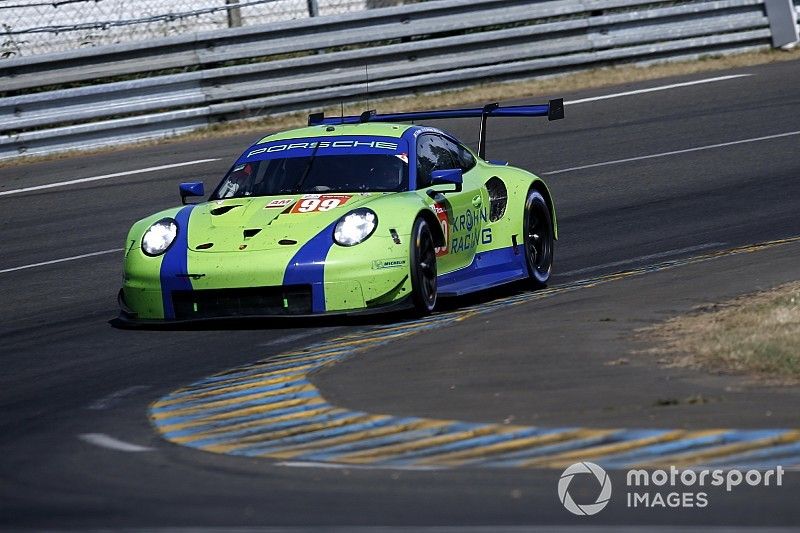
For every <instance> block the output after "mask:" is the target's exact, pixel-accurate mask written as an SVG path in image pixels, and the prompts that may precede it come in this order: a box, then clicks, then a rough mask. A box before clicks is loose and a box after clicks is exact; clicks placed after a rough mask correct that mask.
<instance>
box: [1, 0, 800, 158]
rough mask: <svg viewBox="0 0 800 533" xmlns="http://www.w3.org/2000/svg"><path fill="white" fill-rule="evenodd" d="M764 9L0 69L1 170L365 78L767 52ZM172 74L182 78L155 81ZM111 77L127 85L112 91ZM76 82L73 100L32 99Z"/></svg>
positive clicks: (281, 104) (392, 11)
mask: <svg viewBox="0 0 800 533" xmlns="http://www.w3.org/2000/svg"><path fill="white" fill-rule="evenodd" d="M770 1H775V0H767V2H770ZM778 1H780V0H778ZM787 1H788V0H787ZM788 6H790V7H791V3H789V4H788ZM770 9H772V11H773V13H771V14H770V16H769V17H768V13H767V10H766V8H765V0H717V1H700V2H698V1H690V2H683V3H681V2H675V1H670V2H654V0H555V1H544V2H541V1H538V2H534V1H531V0H438V1H435V2H426V3H420V4H414V5H408V6H403V7H397V8H385V9H376V10H370V11H364V12H359V13H355V14H351V15H343V16H332V17H320V18H317V19H309V20H302V21H293V22H287V23H276V24H270V25H265V26H261V27H251V28H238V29H232V30H222V31H216V32H209V33H205V34H197V35H192V36H179V37H172V38H167V39H161V40H158V41H150V42H148V43H144V44H143V43H135V44H128V45H114V46H107V47H102V48H98V49H91V50H81V51H78V52H75V53H71V54H61V53H59V54H48V55H45V56H38V57H37V56H34V57H31V58H22V59H11V60H5V61H0V92H5V93H6V94H12V95H11V96H6V97H3V98H0V158H9V157H15V156H18V155H21V154H35V153H47V152H53V151H60V150H67V149H74V148H88V147H96V146H102V145H107V144H120V143H128V142H133V141H137V140H144V139H152V138H159V137H164V136H167V135H173V134H177V133H182V132H186V131H191V130H193V129H197V128H200V127H203V126H207V125H209V124H213V123H217V122H221V121H227V120H235V119H247V118H254V117H259V116H263V115H267V114H272V113H281V112H290V111H297V110H306V109H310V108H315V107H320V106H324V105H329V104H332V103H338V102H339V101H340V100H350V99H352V98H353V97H359V98H360V97H361V95H363V93H364V81H365V65H366V64H369V80H370V93H371V94H373V95H374V96H379V97H380V96H387V95H392V94H403V93H408V92H409V91H416V90H435V89H441V88H448V87H455V86H464V85H469V84H475V83H480V82H485V81H489V80H503V79H515V78H525V77H531V76H534V75H536V74H538V73H553V72H559V71H564V70H566V69H577V68H588V67H591V66H596V65H599V64H608V63H614V62H619V61H636V60H639V61H643V60H652V59H670V58H680V57H684V56H692V55H697V54H705V53H725V52H730V51H738V50H743V49H753V48H759V47H767V46H769V45H770V44H775V45H778V44H777V43H773V42H772V41H773V39H774V37H775V36H774V32H773V31H772V30H771V24H770V22H771V20H770V19H775V18H776V15H775V13H777V11H778V10H777V9H775V8H770ZM782 16H783V15H782ZM783 18H785V16H783ZM780 20H781V22H785V21H784V20H783V19H780ZM256 58H258V59H259V60H258V61H254V59H256ZM230 63H233V64H230ZM178 68H179V69H184V70H188V71H185V72H179V73H165V70H167V71H168V69H178ZM121 76H127V77H131V78H134V79H129V80H126V81H113V79H114V78H117V79H118V78H119V77H121ZM143 76H144V77H143ZM76 82H77V83H81V84H84V86H82V87H77V88H69V89H56V90H40V89H39V88H41V87H44V86H53V85H64V84H70V83H76ZM29 91H36V92H29ZM26 92H29V93H28V94H25V93H26ZM14 94H16V95H14Z"/></svg>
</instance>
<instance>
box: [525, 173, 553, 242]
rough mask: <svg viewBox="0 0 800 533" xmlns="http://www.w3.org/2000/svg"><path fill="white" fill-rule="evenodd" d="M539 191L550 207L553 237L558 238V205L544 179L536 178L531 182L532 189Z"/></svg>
mask: <svg viewBox="0 0 800 533" xmlns="http://www.w3.org/2000/svg"><path fill="white" fill-rule="evenodd" d="M529 190H534V191H537V192H538V193H539V194H541V195H542V196H543V197H544V201H545V203H546V204H547V207H548V209H550V217H551V218H552V219H553V238H554V239H556V240H558V221H557V220H556V206H555V203H554V202H553V196H552V195H551V194H550V189H548V188H547V185H545V184H544V181H542V180H541V179H538V178H537V179H535V180H533V182H532V183H531V186H530V189H529Z"/></svg>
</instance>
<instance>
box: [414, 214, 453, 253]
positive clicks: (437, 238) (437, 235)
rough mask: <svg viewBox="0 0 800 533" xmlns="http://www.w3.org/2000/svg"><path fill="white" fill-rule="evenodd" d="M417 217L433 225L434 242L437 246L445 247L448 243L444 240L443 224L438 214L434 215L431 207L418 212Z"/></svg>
mask: <svg viewBox="0 0 800 533" xmlns="http://www.w3.org/2000/svg"><path fill="white" fill-rule="evenodd" d="M417 217H418V218H422V219H424V220H425V222H427V223H428V225H429V226H430V227H431V233H432V234H433V242H434V244H436V246H437V247H444V246H445V245H446V243H445V242H444V232H443V231H442V226H441V225H440V224H439V219H438V218H436V215H434V214H433V212H432V211H431V210H430V209H422V210H421V211H420V212H419V213H417Z"/></svg>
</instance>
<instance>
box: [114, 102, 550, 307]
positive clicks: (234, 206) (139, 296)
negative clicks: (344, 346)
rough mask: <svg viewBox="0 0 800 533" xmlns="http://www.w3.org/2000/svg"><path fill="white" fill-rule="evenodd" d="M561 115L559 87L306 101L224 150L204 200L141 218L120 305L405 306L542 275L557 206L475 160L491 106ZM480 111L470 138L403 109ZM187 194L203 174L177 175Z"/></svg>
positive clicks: (529, 179)
mask: <svg viewBox="0 0 800 533" xmlns="http://www.w3.org/2000/svg"><path fill="white" fill-rule="evenodd" d="M495 116H497V117H512V116H547V117H549V118H550V119H551V120H552V119H556V118H562V117H563V102H562V101H561V100H552V101H551V102H550V103H549V104H544V105H532V106H515V107H499V106H497V105H496V104H492V105H489V106H485V107H483V108H477V109H460V110H446V111H433V112H424V113H406V114H397V115H377V114H375V112H367V113H364V114H363V115H361V116H360V117H337V118H325V117H324V116H323V115H322V114H315V115H311V116H310V117H309V126H308V127H307V128H303V129H297V130H293V131H287V132H283V133H276V134H273V135H269V136H267V137H265V138H263V139H261V140H260V141H259V142H257V143H256V144H255V145H253V146H251V147H250V148H248V149H247V150H246V151H245V152H244V154H242V156H241V157H240V158H239V159H238V160H237V161H236V162H235V164H234V165H233V167H232V168H231V169H230V171H229V172H228V173H227V175H226V176H225V178H224V179H223V180H222V182H221V183H220V184H219V185H218V186H217V187H216V188H215V189H214V191H213V192H212V193H211V196H210V198H209V200H208V201H206V202H202V203H198V204H192V205H184V206H183V207H176V208H172V209H167V210H165V211H162V212H160V213H156V214H154V215H152V216H149V217H147V218H145V219H143V220H140V221H138V222H136V223H135V224H134V225H133V227H132V228H131V230H130V232H129V234H128V238H127V241H126V246H125V250H126V251H125V266H124V282H123V287H122V289H121V290H120V293H119V302H120V307H121V309H122V311H121V315H120V316H121V318H122V319H123V320H127V321H134V322H145V323H146V322H149V321H159V322H160V321H183V320H197V319H206V318H219V317H230V316H237V317H240V316H286V315H291V316H305V315H318V314H322V313H355V312H365V311H367V312H369V311H387V310H393V309H400V308H405V307H413V308H415V309H416V310H417V311H418V312H420V313H429V312H431V311H432V310H433V309H434V307H435V305H436V301H437V298H438V297H440V296H456V295H462V294H467V293H471V292H475V291H480V290H483V289H487V288H490V287H494V286H497V285H500V284H503V283H508V282H511V281H515V280H521V279H530V280H531V282H532V284H533V285H534V286H542V285H544V284H545V283H546V282H547V280H548V279H549V277H550V271H551V268H552V261H553V240H554V239H555V238H557V227H556V214H555V209H554V206H553V200H552V197H551V195H550V193H549V191H548V189H547V186H546V185H545V184H544V182H543V181H542V180H541V179H540V178H538V177H537V176H535V175H534V174H531V173H530V172H527V171H525V170H522V169H519V168H514V167H511V166H507V165H506V164H502V163H500V164H496V163H492V162H488V161H485V160H484V152H485V135H484V132H485V128H486V120H487V118H488V117H495ZM462 117H481V120H482V128H481V140H480V146H479V150H478V152H477V153H475V152H473V151H472V150H470V149H469V148H467V147H466V146H464V145H463V144H461V143H460V142H459V141H458V140H457V139H455V138H453V137H452V136H450V135H448V134H447V133H445V132H443V131H441V130H438V129H434V128H430V127H423V126H413V125H409V124H408V123H409V122H411V121H419V120H428V119H438V118H462ZM180 190H181V196H182V198H183V200H184V204H186V199H187V197H190V196H204V194H205V193H204V190H203V184H202V183H184V184H182V185H181V187H180Z"/></svg>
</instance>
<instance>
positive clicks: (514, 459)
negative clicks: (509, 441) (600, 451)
mask: <svg viewBox="0 0 800 533" xmlns="http://www.w3.org/2000/svg"><path fill="white" fill-rule="evenodd" d="M566 431H570V430H566ZM624 434H625V432H624V431H619V432H617V433H612V434H610V435H605V436H602V437H587V438H584V439H570V440H566V441H564V442H559V443H556V444H548V445H545V446H536V447H534V448H529V449H527V450H520V451H518V452H511V453H507V454H502V455H499V456H497V458H495V459H493V460H491V461H487V462H485V463H484V460H482V459H477V460H475V461H470V462H469V463H467V464H473V463H482V464H485V465H486V466H500V467H506V466H518V465H520V464H521V463H524V462H525V461H528V460H530V459H536V458H537V457H543V456H545V455H552V454H557V453H562V452H569V451H573V450H580V449H582V448H590V447H592V446H597V445H601V444H609V443H612V442H618V441H620V440H623V435H624Z"/></svg>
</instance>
